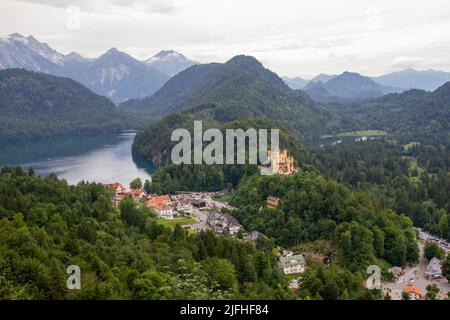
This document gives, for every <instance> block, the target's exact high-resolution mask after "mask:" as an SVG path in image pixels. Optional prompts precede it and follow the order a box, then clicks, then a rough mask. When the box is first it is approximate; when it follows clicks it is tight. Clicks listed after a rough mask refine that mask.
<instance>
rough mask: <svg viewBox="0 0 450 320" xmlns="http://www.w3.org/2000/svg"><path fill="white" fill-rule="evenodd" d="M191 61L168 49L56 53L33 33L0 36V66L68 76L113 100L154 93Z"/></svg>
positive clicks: (189, 64) (0, 67) (191, 63)
mask: <svg viewBox="0 0 450 320" xmlns="http://www.w3.org/2000/svg"><path fill="white" fill-rule="evenodd" d="M193 64H196V62H194V61H191V60H188V59H187V58H186V57H184V56H183V55H182V54H180V53H177V52H175V51H171V50H168V51H162V52H160V53H158V54H157V55H155V56H154V57H153V58H150V59H148V60H147V61H145V62H144V61H139V60H137V59H134V58H133V57H131V56H129V55H128V54H126V53H123V52H120V51H118V50H117V49H115V48H112V49H110V50H108V51H107V52H106V53H104V54H103V55H101V56H100V57H98V58H97V59H86V58H84V57H82V56H81V55H80V54H78V53H76V52H71V53H69V54H67V55H64V54H62V53H59V52H58V51H56V50H54V49H52V48H51V47H50V46H49V45H48V44H46V43H42V42H39V41H38V40H37V39H35V38H34V37H33V36H28V37H24V36H22V35H20V34H18V33H14V34H11V35H9V36H8V37H6V38H4V39H1V38H0V69H9V68H24V69H26V70H30V71H38V72H43V73H48V74H52V75H56V76H64V77H69V78H72V79H74V80H76V81H78V82H80V83H82V84H84V85H85V86H87V87H88V88H90V89H91V90H93V91H95V92H96V93H98V94H101V95H105V96H108V97H109V98H110V99H111V100H113V101H114V102H116V103H120V102H122V101H124V100H127V99H130V98H143V97H146V96H148V95H151V94H153V93H155V92H156V91H157V90H158V89H159V88H161V87H162V85H163V84H164V83H165V82H166V81H167V80H168V79H170V77H171V75H173V74H176V73H178V72H179V71H181V70H184V69H185V68H187V67H189V66H191V65H193ZM161 70H166V71H167V72H168V73H169V74H171V75H169V74H166V73H165V72H164V71H161Z"/></svg>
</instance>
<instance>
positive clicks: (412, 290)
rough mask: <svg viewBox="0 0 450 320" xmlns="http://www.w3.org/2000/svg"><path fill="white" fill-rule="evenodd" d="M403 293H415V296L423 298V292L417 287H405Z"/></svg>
mask: <svg viewBox="0 0 450 320" xmlns="http://www.w3.org/2000/svg"><path fill="white" fill-rule="evenodd" d="M403 292H405V293H415V294H417V295H419V296H422V291H421V290H420V289H419V288H417V287H415V286H407V287H405V288H404V289H403Z"/></svg>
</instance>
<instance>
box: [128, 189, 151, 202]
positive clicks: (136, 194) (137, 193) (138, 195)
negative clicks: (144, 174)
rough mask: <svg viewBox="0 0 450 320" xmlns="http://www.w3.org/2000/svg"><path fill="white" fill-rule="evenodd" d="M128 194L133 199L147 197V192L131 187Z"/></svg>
mask: <svg viewBox="0 0 450 320" xmlns="http://www.w3.org/2000/svg"><path fill="white" fill-rule="evenodd" d="M129 194H130V196H131V197H132V198H133V199H135V200H139V199H145V198H147V192H145V191H144V190H142V189H131V190H130V192H129Z"/></svg>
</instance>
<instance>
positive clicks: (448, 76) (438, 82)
mask: <svg viewBox="0 0 450 320" xmlns="http://www.w3.org/2000/svg"><path fill="white" fill-rule="evenodd" d="M345 73H346V72H344V74H345ZM348 73H351V72H348ZM337 77H338V75H328V74H323V73H321V74H320V75H318V76H316V77H314V78H312V79H311V80H307V79H304V78H301V77H295V78H289V77H283V80H284V82H285V83H286V84H287V85H288V86H289V87H290V88H291V89H294V90H298V89H301V90H307V89H308V88H307V86H308V84H310V83H312V84H314V83H318V82H322V85H324V86H325V87H327V85H328V82H330V81H331V80H333V79H334V78H337ZM361 77H364V76H361ZM341 78H342V77H341ZM364 78H365V80H363V79H361V81H359V82H360V83H357V84H356V85H357V86H367V85H368V86H369V87H372V88H374V89H375V91H380V92H381V93H385V92H386V87H388V88H389V87H390V88H391V89H392V88H395V90H396V91H403V90H409V89H421V90H426V91H434V90H436V89H437V88H438V87H440V86H442V85H443V84H445V83H446V82H448V81H450V72H443V71H436V70H422V71H419V70H414V69H412V68H409V69H405V70H401V71H397V72H393V73H389V74H385V75H381V76H377V77H364ZM368 78H370V79H371V80H372V81H373V82H374V83H373V82H370V81H369V79H368ZM340 80H342V79H339V82H340ZM354 80H355V81H356V79H354ZM312 84H310V85H309V89H311V85H312ZM322 85H320V84H319V86H322ZM331 86H333V83H332V82H331ZM380 86H383V87H385V88H384V89H383V88H381V87H380ZM380 88H381V90H380ZM355 89H356V88H355ZM315 91H317V88H316V89H315ZM331 91H333V90H332V89H331ZM369 91H371V90H369ZM389 91H392V90H390V89H388V90H387V92H389ZM372 93H373V92H372ZM330 95H331V96H333V97H332V98H331V100H339V98H348V92H347V94H346V93H345V92H339V91H338V92H335V93H334V94H333V93H330ZM371 95H373V94H370V93H369V94H367V90H366V89H364V90H362V92H359V93H357V92H353V94H351V95H350V96H351V98H360V97H358V96H362V97H364V98H370V96H371ZM313 98H316V99H317V96H315V95H314V94H313ZM318 99H319V100H321V101H329V100H330V97H327V98H323V97H322V98H318Z"/></svg>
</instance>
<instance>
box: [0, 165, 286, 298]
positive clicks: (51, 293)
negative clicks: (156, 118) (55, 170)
mask: <svg viewBox="0 0 450 320" xmlns="http://www.w3.org/2000/svg"><path fill="white" fill-rule="evenodd" d="M112 196H113V195H112V194H111V191H109V190H107V189H105V188H103V187H102V186H100V185H99V184H83V183H82V184H79V185H77V186H69V185H67V183H66V182H65V181H60V180H58V179H57V178H56V177H55V176H53V175H51V176H49V177H46V178H40V177H37V176H35V175H34V173H33V172H32V170H30V171H29V172H23V171H22V170H21V169H20V168H3V169H2V170H1V173H0V299H243V298H251V299H289V298H292V295H291V293H290V292H289V291H288V290H287V286H286V282H285V281H286V280H284V279H283V278H282V276H281V274H280V272H279V271H278V267H277V265H276V262H277V260H276V257H275V256H274V255H273V254H272V252H271V247H267V248H261V247H260V248H259V249H258V250H256V248H255V246H254V245H253V244H252V243H250V242H239V241H237V240H235V239H233V238H231V237H227V236H225V237H223V236H217V235H214V234H213V233H211V232H207V233H203V232H202V233H199V234H190V233H189V234H188V233H187V232H185V231H184V230H183V229H182V228H181V227H180V226H179V225H178V226H177V227H175V228H174V229H173V230H171V229H169V228H167V227H164V226H162V225H160V224H157V223H156V222H155V218H154V212H153V211H152V210H150V209H148V208H147V207H144V208H138V207H136V205H135V203H134V201H132V200H131V199H125V200H124V201H123V202H122V203H121V205H120V207H119V208H118V209H116V208H113V207H112V201H111V200H112ZM72 264H76V265H78V266H80V268H81V275H82V277H81V283H82V288H81V290H67V287H66V276H67V275H66V273H65V272H66V268H67V267H68V266H69V265H72Z"/></svg>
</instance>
